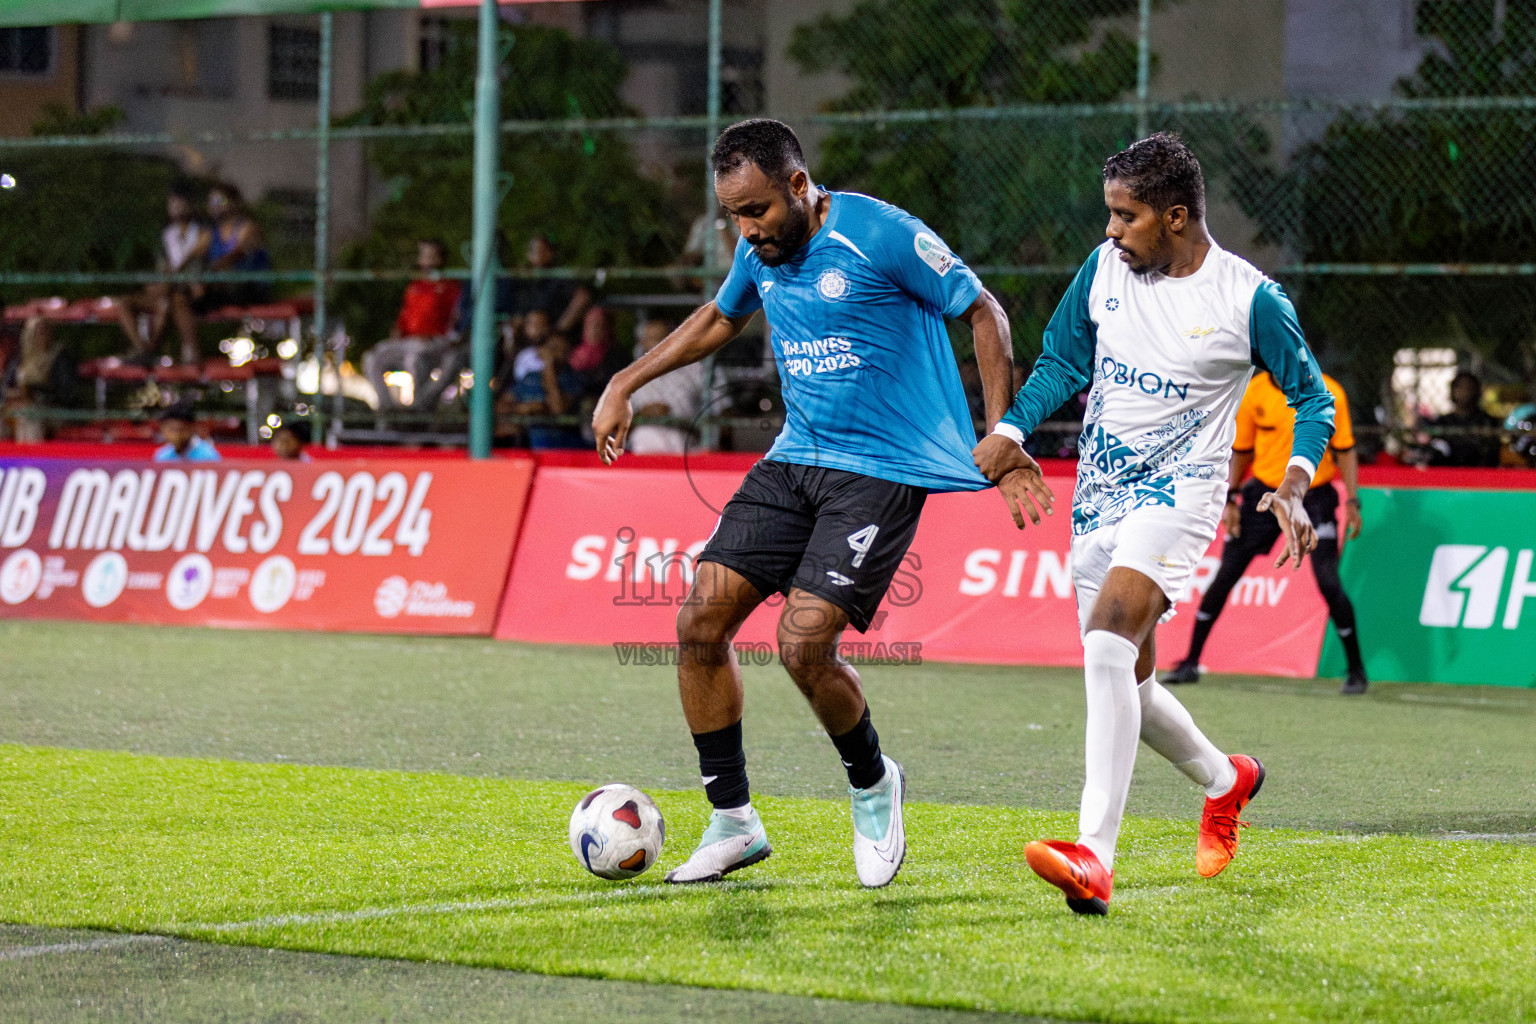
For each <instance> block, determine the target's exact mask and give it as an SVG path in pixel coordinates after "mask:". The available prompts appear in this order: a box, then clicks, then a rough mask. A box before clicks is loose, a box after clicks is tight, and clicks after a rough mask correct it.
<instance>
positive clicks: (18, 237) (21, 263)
mask: <svg viewBox="0 0 1536 1024" xmlns="http://www.w3.org/2000/svg"><path fill="white" fill-rule="evenodd" d="M122 118H123V112H122V111H121V110H119V109H117V108H116V107H108V108H104V109H102V110H97V111H93V112H91V113H88V114H80V115H77V114H73V113H71V112H70V111H69V110H67V109H66V108H64V107H62V106H53V107H50V108H48V109H47V111H46V112H45V113H44V116H43V117H42V119H40V120H39V121H38V123H37V124H36V125H34V126H33V128H32V134H33V135H100V134H104V133H105V132H108V131H110V130H111V129H112V128H114V127H116V126H117V124H118V123H119V122H121V120H122ZM0 171H4V172H5V173H7V174H9V175H11V176H12V177H13V178H15V179H16V186H15V187H14V188H11V189H6V190H5V191H3V192H0V211H3V223H4V224H5V227H6V229H5V230H4V231H0V271H8V272H15V273H41V272H46V271H95V272H104V271H116V270H149V269H152V268H153V267H154V265H155V254H156V251H157V248H158V245H159V234H160V228H161V227H162V226H163V225H164V223H165V196H166V191H167V190H168V189H169V188H170V186H171V183H172V182H173V181H174V180H176V179H177V178H179V177H181V175H180V174H179V172H178V171H177V169H176V166H175V165H174V164H173V163H172V162H171V161H170V160H169V159H166V158H164V157H159V156H151V155H147V154H142V153H133V152H113V151H111V150H104V149H88V148H81V149H63V148H61V149H41V150H24V151H21V152H18V153H15V154H14V155H10V156H6V157H4V158H0ZM56 290H57V289H56Z"/></svg>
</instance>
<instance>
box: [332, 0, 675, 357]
mask: <svg viewBox="0 0 1536 1024" xmlns="http://www.w3.org/2000/svg"><path fill="white" fill-rule="evenodd" d="M473 28H474V26H473V24H472V23H470V24H467V25H465V26H464V27H463V28H462V30H461V31H460V32H459V33H458V35H457V36H456V37H455V38H454V40H453V41H452V44H451V45H450V47H449V50H448V52H447V54H446V55H445V57H444V59H443V61H442V63H441V64H440V65H439V66H438V67H436V68H434V69H432V70H430V71H424V72H420V73H416V72H405V71H401V72H390V73H387V74H384V75H381V76H379V77H378V78H376V79H374V80H373V81H372V82H371V83H370V84H369V86H368V89H367V94H366V101H365V103H364V106H363V108H362V109H361V110H360V111H359V112H358V113H357V114H355V115H353V116H352V117H350V118H347V119H346V122H345V123H350V124H375V125H384V124H398V125H414V124H449V123H454V122H460V123H462V122H467V121H471V120H473V117H474V102H473V101H474V81H475V71H476V46H475V35H474V31H473ZM501 46H502V50H503V52H504V53H505V54H506V60H505V62H504V64H503V75H502V90H501V111H502V117H503V118H504V119H508V120H557V119H567V118H600V117H613V116H624V115H628V114H631V113H633V111H630V110H628V109H627V108H626V107H625V106H624V104H623V102H622V100H621V99H620V95H619V89H620V87H621V86H622V84H623V82H624V79H625V77H626V76H627V74H628V68H627V66H626V65H625V63H624V60H623V59H622V58H621V57H620V56H619V54H618V52H617V51H616V50H615V49H614V48H613V47H612V46H610V45H608V44H606V43H604V42H601V41H598V40H591V39H578V38H575V37H573V36H571V35H570V34H569V33H568V32H565V31H563V30H560V29H552V28H546V27H541V26H534V25H522V26H517V27H515V28H514V27H512V26H507V25H503V26H502V28H501ZM473 151H474V143H473V140H472V139H471V138H470V136H468V135H463V136H454V137H437V138H425V139H421V138H417V139H389V140H378V141H374V142H371V143H369V145H368V159H369V161H370V163H371V164H372V165H373V167H374V168H375V169H376V170H377V171H378V172H379V173H380V175H381V176H382V177H383V178H385V179H386V181H387V183H388V189H389V198H388V199H387V201H385V202H384V203H383V205H382V206H381V207H380V208H379V209H378V210H377V211H376V212H375V214H374V216H373V222H372V230H371V231H370V233H369V235H368V236H367V238H365V239H363V240H362V241H361V242H359V243H357V244H355V245H353V246H351V247H350V248H349V249H348V251H347V252H346V253H345V255H344V258H343V263H344V264H346V265H349V266H357V267H375V268H379V267H401V266H409V265H410V263H411V261H412V259H413V258H414V255H415V243H416V240H417V239H419V238H426V237H440V238H442V239H444V240H445V241H446V242H447V243H448V249H449V253H450V263H461V260H462V263H467V262H468V247H469V240H470V235H471V220H470V219H471V212H472V197H473V191H474V190H473V166H472V161H473ZM500 167H501V171H502V178H503V182H504V184H506V185H507V187H506V191H505V194H504V197H503V199H502V201H501V205H500V207H499V209H498V214H497V224H498V227H499V228H500V229H501V230H502V231H503V232H504V233H505V235H506V236H507V239H508V240H509V242H510V243H511V247H512V249H513V250H514V251H516V252H521V251H522V247H523V244H524V243H525V242H526V240H527V239H528V238H529V237H530V236H531V235H533V234H535V233H543V234H545V235H548V236H549V238H550V239H551V240H552V241H553V242H554V244H555V246H556V249H557V251H558V253H559V261H560V263H561V264H562V265H568V266H589V267H598V266H633V265H660V264H664V263H666V262H668V261H669V260H671V259H672V257H673V256H674V255H675V254H676V252H677V250H678V248H679V247H680V239H681V236H682V234H683V233H684V231H685V229H686V227H687V225H686V223H680V221H681V220H682V218H681V217H680V215H679V214H678V213H677V212H676V211H674V210H672V209H670V208H669V207H668V205H667V202H666V194H665V189H664V188H663V186H662V185H661V184H660V183H658V182H656V181H653V180H651V179H650V178H647V177H645V176H644V175H643V174H642V173H641V172H640V170H639V161H638V159H637V157H636V153H635V150H634V147H633V146H631V145H630V143H629V141H628V140H627V139H626V138H625V137H624V136H622V135H620V134H618V133H615V132H598V133H592V134H581V133H571V132H557V131H548V132H538V133H529V134H523V133H503V134H502V137H501V152H500ZM462 263H461V265H462ZM395 291H396V292H398V288H397V289H395ZM379 298H380V294H379V289H378V288H377V287H374V286H347V287H345V288H340V289H338V302H339V305H340V307H341V310H342V313H343V315H344V316H345V317H346V319H347V323H348V326H349V328H350V329H351V330H352V333H353V335H354V337H359V338H360V340H364V341H366V340H368V339H369V338H371V337H374V336H378V335H379V334H381V333H383V332H385V331H387V330H388V324H389V322H390V321H391V320H392V318H393V310H392V309H390V308H389V303H388V302H380V301H379Z"/></svg>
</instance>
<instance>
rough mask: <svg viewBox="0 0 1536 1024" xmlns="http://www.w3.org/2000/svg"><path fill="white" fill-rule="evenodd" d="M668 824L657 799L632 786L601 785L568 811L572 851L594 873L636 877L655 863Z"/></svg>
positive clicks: (607, 875)
mask: <svg viewBox="0 0 1536 1024" xmlns="http://www.w3.org/2000/svg"><path fill="white" fill-rule="evenodd" d="M666 832H667V829H666V824H665V823H664V822H663V821H662V820H661V811H660V810H658V809H657V807H656V803H655V801H653V800H652V799H651V798H650V797H648V796H646V795H645V794H644V793H642V792H641V791H640V790H638V789H636V788H635V787H633V786H625V785H620V784H618V783H614V784H612V785H608V786H600V787H598V788H597V789H594V790H593V791H592V792H590V793H588V794H587V795H586V796H584V797H582V798H581V800H580V802H578V803H577V804H576V809H575V810H574V811H572V812H571V830H570V836H571V852H572V853H573V854H575V855H576V859H577V860H578V861H580V862H581V866H582V867H584V868H586V869H587V870H588V871H590V872H592V873H593V874H594V875H596V876H597V877H598V878H610V879H621V878H634V877H635V876H636V875H638V874H640V873H641V872H643V871H645V869H646V868H648V867H650V866H651V865H652V864H655V863H656V858H657V857H659V856H661V847H662V844H663V843H664V842H665V841H666Z"/></svg>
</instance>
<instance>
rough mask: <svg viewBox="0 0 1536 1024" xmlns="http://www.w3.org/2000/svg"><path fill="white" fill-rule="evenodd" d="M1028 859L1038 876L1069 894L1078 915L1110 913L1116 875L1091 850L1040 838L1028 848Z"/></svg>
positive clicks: (1060, 841) (1064, 842) (1068, 897)
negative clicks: (1110, 901)
mask: <svg viewBox="0 0 1536 1024" xmlns="http://www.w3.org/2000/svg"><path fill="white" fill-rule="evenodd" d="M1024 859H1025V860H1027V861H1029V866H1030V868H1031V869H1032V870H1033V871H1034V873H1035V874H1037V875H1039V876H1040V877H1041V878H1043V879H1045V880H1046V881H1047V882H1050V883H1051V884H1052V885H1054V886H1055V887H1056V888H1058V889H1060V890H1061V891H1062V892H1064V893H1066V894H1067V906H1069V907H1071V908H1072V909H1073V910H1074V911H1076V912H1077V913H1079V914H1107V913H1109V894H1110V891H1111V890H1113V889H1114V887H1115V873H1114V872H1113V871H1105V870H1104V865H1103V864H1101V863H1100V862H1099V858H1098V857H1097V856H1096V855H1095V854H1094V852H1093V851H1092V850H1090V849H1088V847H1086V846H1079V845H1078V844H1077V843H1069V842H1066V841H1065V840H1062V839H1037V840H1036V841H1035V842H1033V843H1030V844H1029V845H1028V846H1026V847H1024Z"/></svg>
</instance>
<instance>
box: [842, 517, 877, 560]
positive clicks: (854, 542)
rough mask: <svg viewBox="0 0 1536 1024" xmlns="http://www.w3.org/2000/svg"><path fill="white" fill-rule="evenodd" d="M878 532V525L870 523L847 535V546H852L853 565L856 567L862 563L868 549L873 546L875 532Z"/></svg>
mask: <svg viewBox="0 0 1536 1024" xmlns="http://www.w3.org/2000/svg"><path fill="white" fill-rule="evenodd" d="M879 532H880V527H878V526H876V525H874V524H873V523H871V524H870V525H868V526H866V527H864V529H862V530H858V531H856V532H854V533H850V534H849V535H848V546H849V547H851V548H853V552H854V554H853V567H854V568H855V569H857V568H858V567H859V566H861V565H863V564H864V556H865V555H867V554H869V549H870V548H872V547H874V546H875V534H877V533H879Z"/></svg>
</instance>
